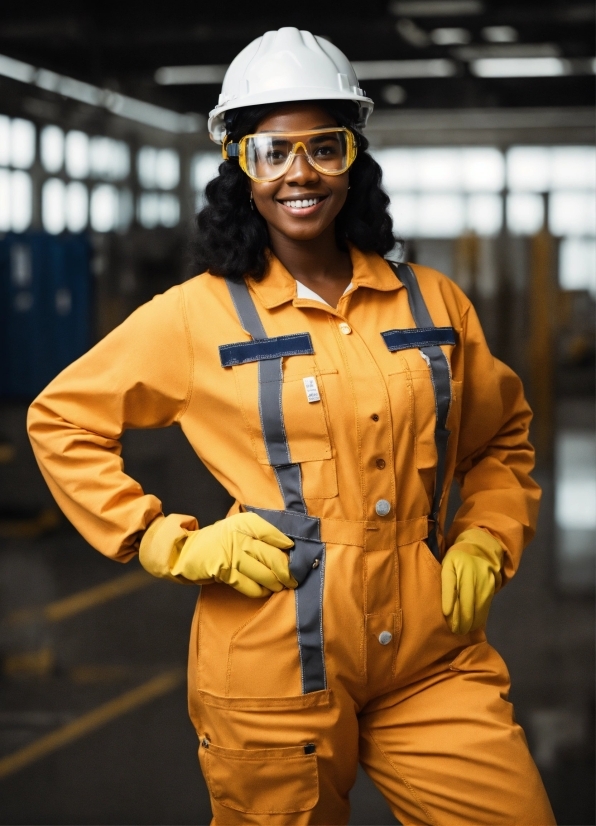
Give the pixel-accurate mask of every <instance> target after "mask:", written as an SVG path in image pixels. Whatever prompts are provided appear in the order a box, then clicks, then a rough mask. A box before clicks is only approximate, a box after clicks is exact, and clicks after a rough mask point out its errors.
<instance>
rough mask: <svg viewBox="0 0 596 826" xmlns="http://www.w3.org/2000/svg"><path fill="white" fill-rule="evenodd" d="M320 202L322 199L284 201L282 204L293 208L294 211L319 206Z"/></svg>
mask: <svg viewBox="0 0 596 826" xmlns="http://www.w3.org/2000/svg"><path fill="white" fill-rule="evenodd" d="M320 200H321V198H303V199H302V200H301V201H283V202H282V203H284V204H285V205H286V206H289V207H292V209H306V208H307V207H311V206H314V205H315V204H318V203H319V201H320Z"/></svg>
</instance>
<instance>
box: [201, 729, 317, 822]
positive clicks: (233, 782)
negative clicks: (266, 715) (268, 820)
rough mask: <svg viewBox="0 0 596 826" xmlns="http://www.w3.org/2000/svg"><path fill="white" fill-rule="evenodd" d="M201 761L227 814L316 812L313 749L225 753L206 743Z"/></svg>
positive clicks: (209, 783)
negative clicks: (231, 812) (228, 811)
mask: <svg viewBox="0 0 596 826" xmlns="http://www.w3.org/2000/svg"><path fill="white" fill-rule="evenodd" d="M199 759H200V761H201V768H202V770H203V774H204V776H205V780H206V782H207V786H208V787H209V793H210V794H211V797H212V800H213V801H214V802H217V803H218V804H219V805H220V806H224V807H225V808H226V809H233V810H235V811H237V812H242V813H244V814H257V815H273V814H297V813H298V812H307V811H310V810H311V809H313V808H314V806H316V804H317V801H318V799H319V775H318V767H317V755H316V751H315V747H314V745H312V744H307V745H304V746H290V747H286V748H271V749H225V748H222V747H221V746H217V745H215V744H213V743H210V742H209V741H208V740H206V739H203V740H202V741H201V745H200V748H199ZM231 822H236V821H235V820H234V821H231ZM238 822H242V820H239V821H238Z"/></svg>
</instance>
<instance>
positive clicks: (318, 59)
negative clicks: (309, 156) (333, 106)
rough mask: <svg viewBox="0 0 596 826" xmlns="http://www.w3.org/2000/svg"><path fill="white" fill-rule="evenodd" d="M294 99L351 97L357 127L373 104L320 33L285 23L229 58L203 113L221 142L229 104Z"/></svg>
mask: <svg viewBox="0 0 596 826" xmlns="http://www.w3.org/2000/svg"><path fill="white" fill-rule="evenodd" d="M294 100H347V101H353V102H354V103H357V104H358V107H359V118H358V122H357V124H356V125H357V126H359V127H362V126H365V125H366V121H367V120H368V116H369V115H370V113H371V112H372V110H373V106H374V104H373V102H372V100H371V99H370V98H367V97H366V95H365V93H364V91H363V90H362V89H360V87H359V86H358V78H357V77H356V73H355V71H354V69H353V68H352V64H351V63H350V61H349V60H348V58H347V57H346V56H345V55H344V53H343V52H340V50H339V49H338V48H337V47H336V46H334V45H333V44H332V43H329V41H328V40H325V39H324V38H322V37H315V35H313V34H311V33H310V32H306V31H300V30H299V29H295V28H293V27H289V26H288V27H286V28H283V29H279V31H276V32H275V31H273V32H266V33H265V34H264V35H263V36H262V37H257V39H256V40H253V41H252V43H249V44H248V46H247V47H246V48H245V49H243V50H242V51H241V52H240V54H239V55H237V56H236V57H235V58H234V60H233V61H232V63H231V64H230V66H229V68H228V71H227V72H226V75H225V77H224V82H223V86H222V88H221V94H220V96H219V101H218V103H217V106H216V107H215V108H214V109H212V110H211V112H210V113H209V135H210V136H211V139H212V140H214V141H215V142H216V143H222V142H223V140H224V138H225V135H226V127H225V120H224V119H225V113H226V112H229V111H230V109H239V108H240V107H242V106H255V105H258V104H263V103H284V102H286V101H294Z"/></svg>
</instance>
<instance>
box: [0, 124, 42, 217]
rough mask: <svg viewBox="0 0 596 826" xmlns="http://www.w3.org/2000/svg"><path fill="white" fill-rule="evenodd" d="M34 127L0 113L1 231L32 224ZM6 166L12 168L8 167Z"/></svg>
mask: <svg viewBox="0 0 596 826" xmlns="http://www.w3.org/2000/svg"><path fill="white" fill-rule="evenodd" d="M35 136H36V133H35V127H34V125H33V124H32V123H31V122H30V121H28V120H23V119H22V118H14V119H11V118H8V117H6V116H5V115H0V232H8V231H10V230H12V231H13V232H24V231H25V230H26V229H28V228H29V226H30V224H31V216H32V212H33V187H32V183H31V176H30V175H29V173H28V172H25V171H24V170H26V169H29V167H31V166H32V165H33V162H34V160H35ZM7 167H12V169H9V168H7Z"/></svg>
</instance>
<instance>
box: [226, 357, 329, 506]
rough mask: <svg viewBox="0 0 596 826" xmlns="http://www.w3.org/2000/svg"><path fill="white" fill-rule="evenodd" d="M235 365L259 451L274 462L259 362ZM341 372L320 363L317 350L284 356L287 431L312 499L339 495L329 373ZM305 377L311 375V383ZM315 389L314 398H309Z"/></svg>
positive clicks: (307, 494)
mask: <svg viewBox="0 0 596 826" xmlns="http://www.w3.org/2000/svg"><path fill="white" fill-rule="evenodd" d="M232 370H233V372H234V378H235V382H236V389H237V393H238V400H239V403H240V406H241V409H242V414H243V417H244V421H245V423H246V426H247V428H248V431H249V434H250V438H251V442H252V445H253V450H254V453H255V457H256V459H257V461H258V462H260V463H261V464H263V465H268V464H269V457H268V455H267V450H266V447H265V441H264V439H263V427H262V421H261V411H260V409H259V368H258V364H257V363H256V362H251V363H248V364H239V365H235V366H233V367H232ZM335 373H337V370H336V369H334V368H328V367H324V366H322V365H318V364H317V362H316V360H315V359H314V358H313V356H306V355H298V356H291V357H289V358H284V360H283V381H282V385H281V400H280V403H281V406H282V410H283V421H284V426H285V433H286V438H287V441H288V446H289V450H290V459H291V461H292V462H295V463H297V464H300V465H301V466H302V481H303V488H304V496H305V498H307V499H313V498H314V499H328V498H331V497H334V496H337V474H336V470H335V459H334V456H333V447H332V443H331V437H330V427H329V417H328V413H327V402H326V399H325V388H324V380H323V376H327V375H331V374H335ZM305 379H307V380H308V381H307V382H306V383H305ZM307 390H308V391H309V392H307ZM309 395H310V398H311V399H312V401H309ZM317 397H318V398H317Z"/></svg>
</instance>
